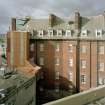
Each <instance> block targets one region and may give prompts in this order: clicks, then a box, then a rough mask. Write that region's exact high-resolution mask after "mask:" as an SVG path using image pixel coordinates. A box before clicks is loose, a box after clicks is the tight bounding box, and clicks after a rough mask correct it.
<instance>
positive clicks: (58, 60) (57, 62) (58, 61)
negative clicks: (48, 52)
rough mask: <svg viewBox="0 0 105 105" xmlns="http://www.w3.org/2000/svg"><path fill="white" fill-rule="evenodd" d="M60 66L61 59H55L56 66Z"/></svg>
mask: <svg viewBox="0 0 105 105" xmlns="http://www.w3.org/2000/svg"><path fill="white" fill-rule="evenodd" d="M59 64H60V59H59V58H56V59H55V65H57V66H59Z"/></svg>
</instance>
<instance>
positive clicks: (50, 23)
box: [49, 14, 56, 27]
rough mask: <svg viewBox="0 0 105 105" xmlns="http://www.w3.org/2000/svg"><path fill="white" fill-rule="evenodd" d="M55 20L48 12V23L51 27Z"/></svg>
mask: <svg viewBox="0 0 105 105" xmlns="http://www.w3.org/2000/svg"><path fill="white" fill-rule="evenodd" d="M55 20H56V16H55V15H53V14H50V15H49V25H50V26H51V27H53V26H54V24H55Z"/></svg>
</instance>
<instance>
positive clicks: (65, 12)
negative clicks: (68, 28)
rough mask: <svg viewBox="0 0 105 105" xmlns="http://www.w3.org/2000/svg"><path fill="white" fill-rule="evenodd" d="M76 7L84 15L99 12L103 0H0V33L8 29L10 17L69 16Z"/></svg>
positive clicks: (102, 6)
mask: <svg viewBox="0 0 105 105" xmlns="http://www.w3.org/2000/svg"><path fill="white" fill-rule="evenodd" d="M76 9H78V10H79V11H80V13H81V14H82V15H84V16H85V15H86V16H92V15H97V14H101V13H102V12H103V11H104V10H105V0H0V33H6V32H7V31H8V29H9V25H10V21H11V18H12V17H25V16H31V17H32V18H45V17H48V15H49V14H50V13H54V14H56V15H58V16H61V17H69V16H70V14H72V13H73V12H74V11H75V10H76Z"/></svg>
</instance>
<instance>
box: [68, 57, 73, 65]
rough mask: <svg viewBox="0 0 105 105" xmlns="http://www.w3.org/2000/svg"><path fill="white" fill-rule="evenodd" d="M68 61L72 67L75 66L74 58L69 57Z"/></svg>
mask: <svg viewBox="0 0 105 105" xmlns="http://www.w3.org/2000/svg"><path fill="white" fill-rule="evenodd" d="M68 63H69V66H71V67H72V66H73V59H71V58H69V60H68Z"/></svg>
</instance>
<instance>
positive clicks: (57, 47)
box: [55, 43, 60, 52]
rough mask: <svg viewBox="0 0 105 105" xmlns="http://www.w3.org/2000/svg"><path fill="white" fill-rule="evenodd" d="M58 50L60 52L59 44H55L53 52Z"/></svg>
mask: <svg viewBox="0 0 105 105" xmlns="http://www.w3.org/2000/svg"><path fill="white" fill-rule="evenodd" d="M59 50H60V45H59V43H56V48H55V51H56V52H59Z"/></svg>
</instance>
